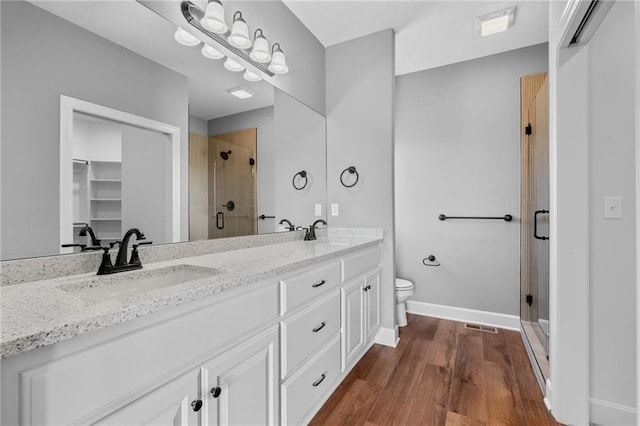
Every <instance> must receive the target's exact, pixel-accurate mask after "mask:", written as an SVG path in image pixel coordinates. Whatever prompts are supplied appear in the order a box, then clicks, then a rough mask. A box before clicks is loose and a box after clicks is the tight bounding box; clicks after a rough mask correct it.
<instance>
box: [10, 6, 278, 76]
mask: <svg viewBox="0 0 640 426" xmlns="http://www.w3.org/2000/svg"><path fill="white" fill-rule="evenodd" d="M0 1H1V0H0ZM180 10H181V12H182V15H183V16H184V18H185V19H186V20H187V22H188V23H189V25H191V26H192V27H194V28H196V29H197V30H198V31H200V32H201V33H202V34H203V35H205V36H207V37H209V38H210V39H211V40H212V41H213V42H214V43H213V46H216V50H219V52H220V53H222V54H223V55H224V56H226V57H230V56H231V57H232V58H233V59H231V60H230V61H229V60H228V61H226V62H225V67H226V68H227V69H228V70H231V71H234V72H240V71H244V69H245V67H244V66H242V65H241V64H240V63H239V62H243V63H244V62H246V63H247V64H250V65H251V68H252V70H253V71H251V73H246V76H245V78H247V79H248V80H249V81H252V80H250V79H251V78H254V79H255V77H258V78H259V79H262V78H263V74H264V75H266V76H268V77H273V76H274V75H276V74H284V73H286V72H288V71H289V68H288V67H287V64H286V60H285V57H284V52H283V51H282V48H281V47H280V45H279V44H278V43H276V44H275V45H274V46H273V47H272V49H269V42H268V41H267V38H266V37H265V36H264V33H263V32H262V29H258V30H256V31H255V33H254V39H253V40H252V39H251V38H250V37H249V27H248V26H247V22H246V21H245V20H244V18H243V17H242V12H241V11H236V12H235V13H234V15H233V25H231V31H230V34H229V33H226V32H224V31H227V30H228V28H227V27H226V24H224V10H223V7H222V3H221V1H220V0H209V2H208V4H207V8H206V11H205V10H202V9H200V8H199V7H198V6H197V5H196V4H195V3H194V1H193V0H181V1H180ZM222 24H224V26H223V25H222ZM223 29H225V30H224V31H223ZM227 34H229V35H228V36H227ZM203 40H204V39H203ZM253 42H255V47H254V48H253V49H251V47H252V46H253V45H254V43H253ZM207 43H208V42H207ZM208 44H210V43H208ZM218 46H220V47H221V49H218V48H217V47H218ZM206 51H208V52H210V50H209V49H206ZM203 54H204V55H205V56H206V54H205V53H203ZM216 56H217V55H216ZM207 57H209V56H207ZM239 60H241V61H239ZM252 74H254V75H252Z"/></svg>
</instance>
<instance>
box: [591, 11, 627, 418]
mask: <svg viewBox="0 0 640 426" xmlns="http://www.w3.org/2000/svg"><path fill="white" fill-rule="evenodd" d="M633 43H634V5H633V3H632V2H615V3H614V5H613V7H612V8H611V10H610V11H609V14H608V15H607V17H606V18H605V20H604V21H603V22H602V24H601V26H600V28H599V29H598V31H597V32H596V34H595V36H594V38H593V39H592V40H591V42H590V43H589V106H590V107H589V108H590V109H589V118H590V119H589V151H590V152H589V159H590V175H589V186H590V190H589V204H590V211H591V214H590V217H589V239H590V241H589V246H590V253H589V260H590V262H589V265H590V268H589V281H590V287H589V290H590V295H589V299H590V312H589V320H590V327H591V330H590V342H589V343H590V357H589V362H590V364H591V365H590V371H591V375H590V388H591V397H592V398H595V399H597V400H601V401H608V402H612V403H616V404H621V405H624V406H627V407H635V404H636V400H635V395H636V389H635V382H634V380H633V378H634V377H635V371H636V356H637V355H636V351H635V336H636V334H635V332H636V327H635V315H636V309H635V296H636V289H635V280H636V263H635V259H636V251H635V235H636V228H635V217H636V216H635V213H636V212H635V202H636V200H635V191H636V188H635V173H636V171H635V149H636V148H635V127H634V125H635V119H637V114H638V112H637V111H636V110H635V106H634V102H635V98H634V95H635V94H634V91H633V87H635V82H634V80H635V73H634V59H635V58H634V55H630V54H629V46H633ZM635 72H637V71H635ZM605 196H621V197H622V198H623V200H622V213H623V216H622V219H620V220H615V219H604V218H603V205H604V200H603V199H604V197H605ZM593 415H594V414H593V413H592V416H593ZM591 421H594V422H597V423H600V424H614V423H617V421H616V419H615V418H611V417H609V418H603V417H592V418H591Z"/></svg>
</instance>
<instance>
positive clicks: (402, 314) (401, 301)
mask: <svg viewBox="0 0 640 426" xmlns="http://www.w3.org/2000/svg"><path fill="white" fill-rule="evenodd" d="M411 296H413V283H412V282H411V281H409V280H404V279H402V278H396V317H397V320H398V327H404V326H406V325H407V308H406V303H405V302H406V301H407V300H409V298H410V297H411Z"/></svg>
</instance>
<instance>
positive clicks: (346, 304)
mask: <svg viewBox="0 0 640 426" xmlns="http://www.w3.org/2000/svg"><path fill="white" fill-rule="evenodd" d="M363 319H364V277H363V278H358V279H356V280H354V281H353V282H352V283H351V284H347V285H346V286H344V287H343V288H342V324H343V326H344V333H343V334H342V370H343V371H344V369H345V368H346V367H347V365H349V364H350V363H351V361H352V360H353V359H354V357H355V356H357V355H358V353H359V352H360V351H361V350H362V348H363V347H364V336H365V334H364V321H363Z"/></svg>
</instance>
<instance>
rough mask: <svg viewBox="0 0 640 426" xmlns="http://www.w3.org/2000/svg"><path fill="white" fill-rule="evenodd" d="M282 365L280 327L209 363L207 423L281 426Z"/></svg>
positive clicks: (205, 384) (205, 382) (205, 383)
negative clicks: (279, 341) (279, 340)
mask: <svg viewBox="0 0 640 426" xmlns="http://www.w3.org/2000/svg"><path fill="white" fill-rule="evenodd" d="M278 363H279V356H278V326H277V325H276V326H274V327H271V328H269V329H268V330H267V331H266V332H263V333H261V334H259V335H257V336H255V337H254V338H251V339H248V340H246V341H245V342H243V343H241V344H239V345H237V346H235V347H233V348H231V349H230V350H228V351H225V352H224V353H222V354H221V355H218V356H217V357H215V358H213V359H211V360H210V361H208V362H206V363H205V364H204V365H203V387H204V390H205V393H206V395H205V396H204V398H205V410H206V418H205V422H204V424H206V425H271V424H277V423H278V421H279V416H278V410H277V407H278V404H279V399H278V383H279V377H280V372H279V368H278Z"/></svg>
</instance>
